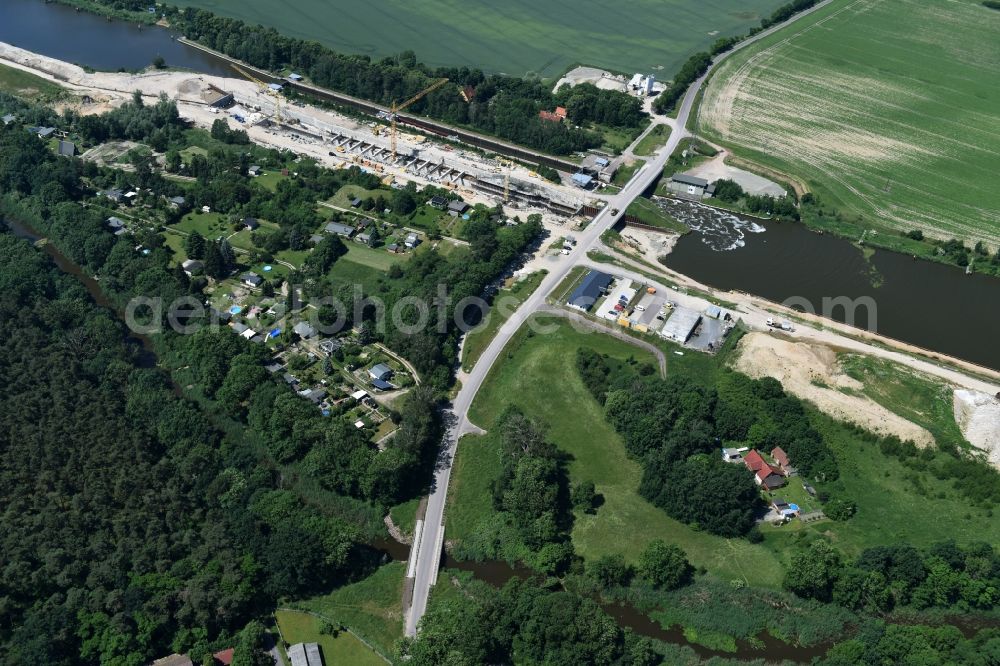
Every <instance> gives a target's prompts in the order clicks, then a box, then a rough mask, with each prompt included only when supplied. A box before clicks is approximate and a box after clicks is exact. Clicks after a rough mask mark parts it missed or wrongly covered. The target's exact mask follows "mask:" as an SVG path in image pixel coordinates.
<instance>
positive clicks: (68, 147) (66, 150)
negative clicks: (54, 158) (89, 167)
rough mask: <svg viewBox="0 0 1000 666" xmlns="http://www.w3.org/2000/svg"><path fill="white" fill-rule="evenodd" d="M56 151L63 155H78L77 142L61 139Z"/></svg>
mask: <svg viewBox="0 0 1000 666" xmlns="http://www.w3.org/2000/svg"><path fill="white" fill-rule="evenodd" d="M56 152H58V153H59V154H60V155H62V156H63V157H73V156H74V155H76V144H75V143H73V142H72V141H63V140H62V139H60V140H59V147H58V148H57V149H56Z"/></svg>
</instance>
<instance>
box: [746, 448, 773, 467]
mask: <svg viewBox="0 0 1000 666" xmlns="http://www.w3.org/2000/svg"><path fill="white" fill-rule="evenodd" d="M743 464H744V465H746V466H747V469H749V470H753V471H754V472H756V471H757V470H759V469H760V468H761V467H767V466H768V464H767V461H766V460H764V458H763V457H761V455H760V454H759V453H757V449H754V450H752V451H751V452H750V453H748V454H746V455H745V456H743Z"/></svg>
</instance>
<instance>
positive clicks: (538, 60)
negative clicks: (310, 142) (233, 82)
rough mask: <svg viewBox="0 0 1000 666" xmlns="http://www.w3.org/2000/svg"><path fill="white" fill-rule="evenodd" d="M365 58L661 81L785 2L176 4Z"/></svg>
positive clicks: (246, 0)
mask: <svg viewBox="0 0 1000 666" xmlns="http://www.w3.org/2000/svg"><path fill="white" fill-rule="evenodd" d="M177 4H178V5H181V6H190V7H200V8H203V9H208V10H210V11H213V12H216V13H219V14H223V15H226V16H232V17H234V18H239V19H243V20H244V21H247V22H249V23H251V24H257V23H260V24H263V25H267V26H271V27H274V28H276V29H278V30H279V31H280V32H282V33H283V34H286V35H289V36H291V37H299V38H303V39H311V40H317V41H319V42H321V43H323V44H325V45H327V46H329V47H331V48H334V49H336V50H339V51H342V52H345V53H360V54H365V55H369V56H371V57H372V58H380V57H383V56H387V55H392V54H396V53H400V52H401V51H406V50H412V51H415V52H416V54H417V57H418V58H419V59H420V60H422V61H423V62H425V63H427V64H429V65H432V66H441V65H445V66H456V67H478V68H480V69H483V70H486V71H491V72H504V73H507V74H511V75H515V76H520V75H524V74H536V75H538V76H541V77H543V78H551V77H556V76H558V75H560V74H562V73H563V72H564V71H565V70H566V69H568V68H569V67H570V66H572V65H573V64H575V63H581V62H582V63H586V64H588V65H594V66H598V67H605V68H609V69H612V70H616V71H622V72H633V71H652V72H653V73H656V74H657V75H658V76H661V77H662V78H664V79H667V78H670V77H671V76H673V74H674V72H675V71H676V70H677V69H678V68H679V67H680V65H681V64H682V63H683V62H684V61H685V60H686V59H687V57H688V56H689V55H690V54H691V53H693V52H694V51H697V50H699V49H703V48H705V47H707V46H709V45H710V44H711V43H712V42H713V41H715V40H716V39H717V38H718V36H720V35H732V34H738V33H739V34H742V33H745V32H746V31H747V29H748V28H750V27H751V26H753V25H756V24H758V23H759V22H760V19H761V17H762V16H764V15H767V14H770V13H771V12H772V11H773V10H774V9H776V8H777V7H778V6H779V5H781V4H783V0H741V2H738V3H737V2H732V1H731V0H706V1H704V2H691V0H633V2H630V3H628V4H627V5H621V4H615V3H606V2H599V1H598V0H575V1H573V2H571V1H570V0H549V1H548V2H533V1H532V0H508V1H507V2H501V3H497V2H489V0H464V1H463V0H425V1H424V2H404V0H371V1H370V2H365V3H359V2H350V1H349V0H304V1H301V2H291V1H290V0H278V1H275V0H241V1H240V2H237V1H236V0H180V2H178V3H177Z"/></svg>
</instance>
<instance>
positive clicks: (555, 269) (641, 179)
mask: <svg viewBox="0 0 1000 666" xmlns="http://www.w3.org/2000/svg"><path fill="white" fill-rule="evenodd" d="M830 1H831V0H826V1H825V2H822V3H820V4H818V5H816V6H815V7H813V8H812V9H810V10H808V11H805V12H802V13H801V14H798V15H797V16H795V17H793V18H792V19H790V21H787V22H786V23H782V24H779V25H777V26H775V27H773V28H771V29H768V30H765V31H763V32H761V33H759V34H758V35H756V36H755V37H753V38H752V39H749V40H747V41H745V42H742V43H741V44H739V45H738V48H736V49H733V51H730V52H729V53H725V54H722V55H720V56H719V57H717V58H716V60H715V62H713V64H712V67H710V68H709V70H708V72H706V73H705V74H704V75H703V76H702V77H701V78H699V79H698V80H697V81H695V82H694V83H693V84H692V85H691V87H690V88H689V89H688V91H687V94H685V95H684V98H683V100H682V101H681V105H680V108H679V109H678V111H677V120H676V124H675V129H674V131H673V132H671V133H670V138H669V139H667V143H666V146H664V148H663V149H662V150H660V151H659V152H658V153H656V155H655V156H654V157H653V158H652V159H650V160H649V161H647V162H646V163H645V164H644V165H643V166H641V167H640V168H639V170H638V171H636V173H635V174H634V175H633V176H632V179H631V180H630V181H629V182H628V183H627V184H626V185H625V187H624V188H622V191H621V192H619V193H618V194H616V195H614V196H612V197H610V198H609V199H608V204H607V205H606V206H605V207H604V208H603V209H602V210H601V212H600V213H598V214H597V217H595V218H594V220H593V222H591V223H590V224H589V225H587V228H586V229H584V230H583V232H582V233H579V234H577V247H576V249H574V250H573V252H572V253H570V254H569V255H565V256H563V255H560V256H559V257H558V260H557V263H556V264H555V265H554V266H552V267H550V269H549V274H548V275H546V276H545V279H544V280H542V283H541V285H540V286H539V287H538V289H536V290H535V291H534V293H533V294H532V295H531V296H530V297H529V298H528V299H527V300H526V301H525V302H524V303H523V304H522V305H521V307H520V308H518V309H517V311H516V312H515V313H514V314H513V315H511V317H510V319H508V320H507V322H506V323H505V324H504V325H503V326H502V327H501V328H500V330H499V331H498V332H497V334H496V337H494V338H493V341H492V342H491V343H490V345H489V347H487V348H486V351H484V352H483V354H482V356H480V357H479V360H478V361H477V362H476V365H475V367H474V368H473V369H472V371H471V372H470V373H468V375H466V376H465V379H464V381H463V382H462V388H461V389H460V390H459V392H458V395H457V396H456V397H455V400H454V401H453V402H452V406H451V409H450V410H447V412H446V413H445V422H446V423H447V424H448V429H447V432H446V434H445V441H444V447H443V451H442V454H441V458H440V460H439V462H438V468H437V471H436V472H435V474H434V486H433V489H432V490H431V494H430V496H428V498H427V511H426V513H425V515H424V522H423V535H422V537H421V539H420V544H421V545H420V549H419V551H418V553H417V560H416V566H415V567H414V568H413V569H414V571H413V574H414V575H413V579H414V580H413V598H412V601H411V603H410V608H409V610H408V611H407V613H406V626H405V632H406V635H407V636H415V635H416V633H417V626H418V624H419V623H420V618H421V617H423V615H424V612H425V611H426V610H427V598H428V596H429V594H430V589H431V586H432V585H434V583H435V581H436V580H437V574H438V568H439V567H440V564H441V551H442V549H443V546H444V510H445V504H446V502H447V494H448V481H449V479H450V478H451V467H452V463H453V461H454V459H455V450H456V448H457V446H458V440H459V439H460V438H461V437H462V435H464V434H468V433H472V432H476V431H477V430H478V428H476V426H475V425H473V424H471V423H470V422H469V419H468V412H469V407H470V406H471V405H472V401H473V399H474V398H475V396H476V394H477V393H478V392H479V388H480V387H481V386H482V385H483V382H484V381H485V379H486V376H487V374H488V373H489V371H490V369H491V368H492V367H493V364H494V363H495V362H496V360H497V358H498V357H499V356H500V354H501V352H502V351H503V348H504V347H505V346H506V345H507V343H508V342H509V341H510V339H511V337H512V336H513V335H514V333H515V332H516V331H517V329H519V328H520V327H521V325H522V324H524V323H525V322H526V321H527V320H528V318H529V317H531V315H533V314H534V313H535V312H537V311H538V310H540V309H542V308H543V307H544V306H545V297H546V296H547V295H548V294H549V293H550V292H551V291H552V290H553V289H555V288H556V287H557V286H558V285H559V284H560V283H561V282H562V281H563V279H565V277H566V276H567V275H568V274H569V272H570V270H572V269H573V267H574V266H577V265H587V264H589V263H590V262H589V261H588V260H587V252H588V251H589V250H591V249H593V248H594V247H595V246H597V245H598V244H599V243H600V238H601V234H603V233H604V232H605V231H607V230H608V229H610V228H611V227H612V226H614V224H615V223H616V222H618V219H619V218H620V217H621V214H622V213H623V212H624V211H625V209H626V208H627V207H628V205H629V204H630V203H631V202H632V201H634V200H635V199H636V198H638V197H639V196H641V195H642V193H643V192H644V191H646V189H648V188H649V187H650V186H651V185H652V184H653V183H654V182H656V180H657V179H658V177H659V175H660V173H661V172H662V171H663V168H664V165H665V164H666V162H667V160H668V159H669V157H670V155H671V154H673V152H674V150H675V149H676V148H677V144H678V143H679V142H680V141H681V139H683V138H685V137H687V136H689V133H688V131H687V129H686V127H687V121H688V117H689V116H690V114H691V108H692V107H693V106H694V101H695V98H696V97H697V94H698V91H699V90H700V89H701V86H702V84H703V83H704V82H705V79H706V77H707V76H708V75H709V74H710V73H711V71H712V68H714V67H715V66H716V65H718V63H720V62H722V61H723V60H725V58H726V57H728V56H729V55H730V54H731V53H734V52H736V51H738V50H739V49H741V48H745V47H746V46H748V45H749V44H752V43H753V42H755V41H757V40H759V39H762V38H764V37H766V36H768V35H770V34H771V33H772V32H775V31H776V30H778V29H780V28H782V27H784V25H786V24H787V23H789V22H791V21H794V20H796V19H798V18H801V17H803V16H806V15H807V14H809V13H812V12H813V11H816V10H817V9H819V8H820V7H823V6H825V5H826V4H828V3H829V2H830ZM613 210H618V211H619V212H618V214H612V211H613Z"/></svg>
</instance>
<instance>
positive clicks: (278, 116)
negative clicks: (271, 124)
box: [230, 65, 284, 124]
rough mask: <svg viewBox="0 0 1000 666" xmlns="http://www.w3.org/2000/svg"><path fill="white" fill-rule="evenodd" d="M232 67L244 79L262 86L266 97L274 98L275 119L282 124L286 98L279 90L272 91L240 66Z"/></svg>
mask: <svg viewBox="0 0 1000 666" xmlns="http://www.w3.org/2000/svg"><path fill="white" fill-rule="evenodd" d="M230 66H231V67H232V68H233V69H235V70H236V71H237V72H239V73H240V74H241V75H242V76H243V77H244V78H246V79H249V80H250V81H253V82H254V83H256V84H257V85H258V86H260V91H261V92H262V93H264V94H265V95H270V96H271V97H273V98H274V119H275V120H276V121H278V123H279V124H280V123H281V122H282V118H281V103H282V102H283V101H284V97H282V95H281V93H280V92H278V91H277V90H273V89H271V87H270V86H269V85H268V84H267V83H264V82H263V81H261V80H260V79H258V78H257V77H256V76H254V75H253V74H251V73H250V72H248V71H246V70H245V69H243V68H242V67H240V66H238V65H230Z"/></svg>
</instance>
